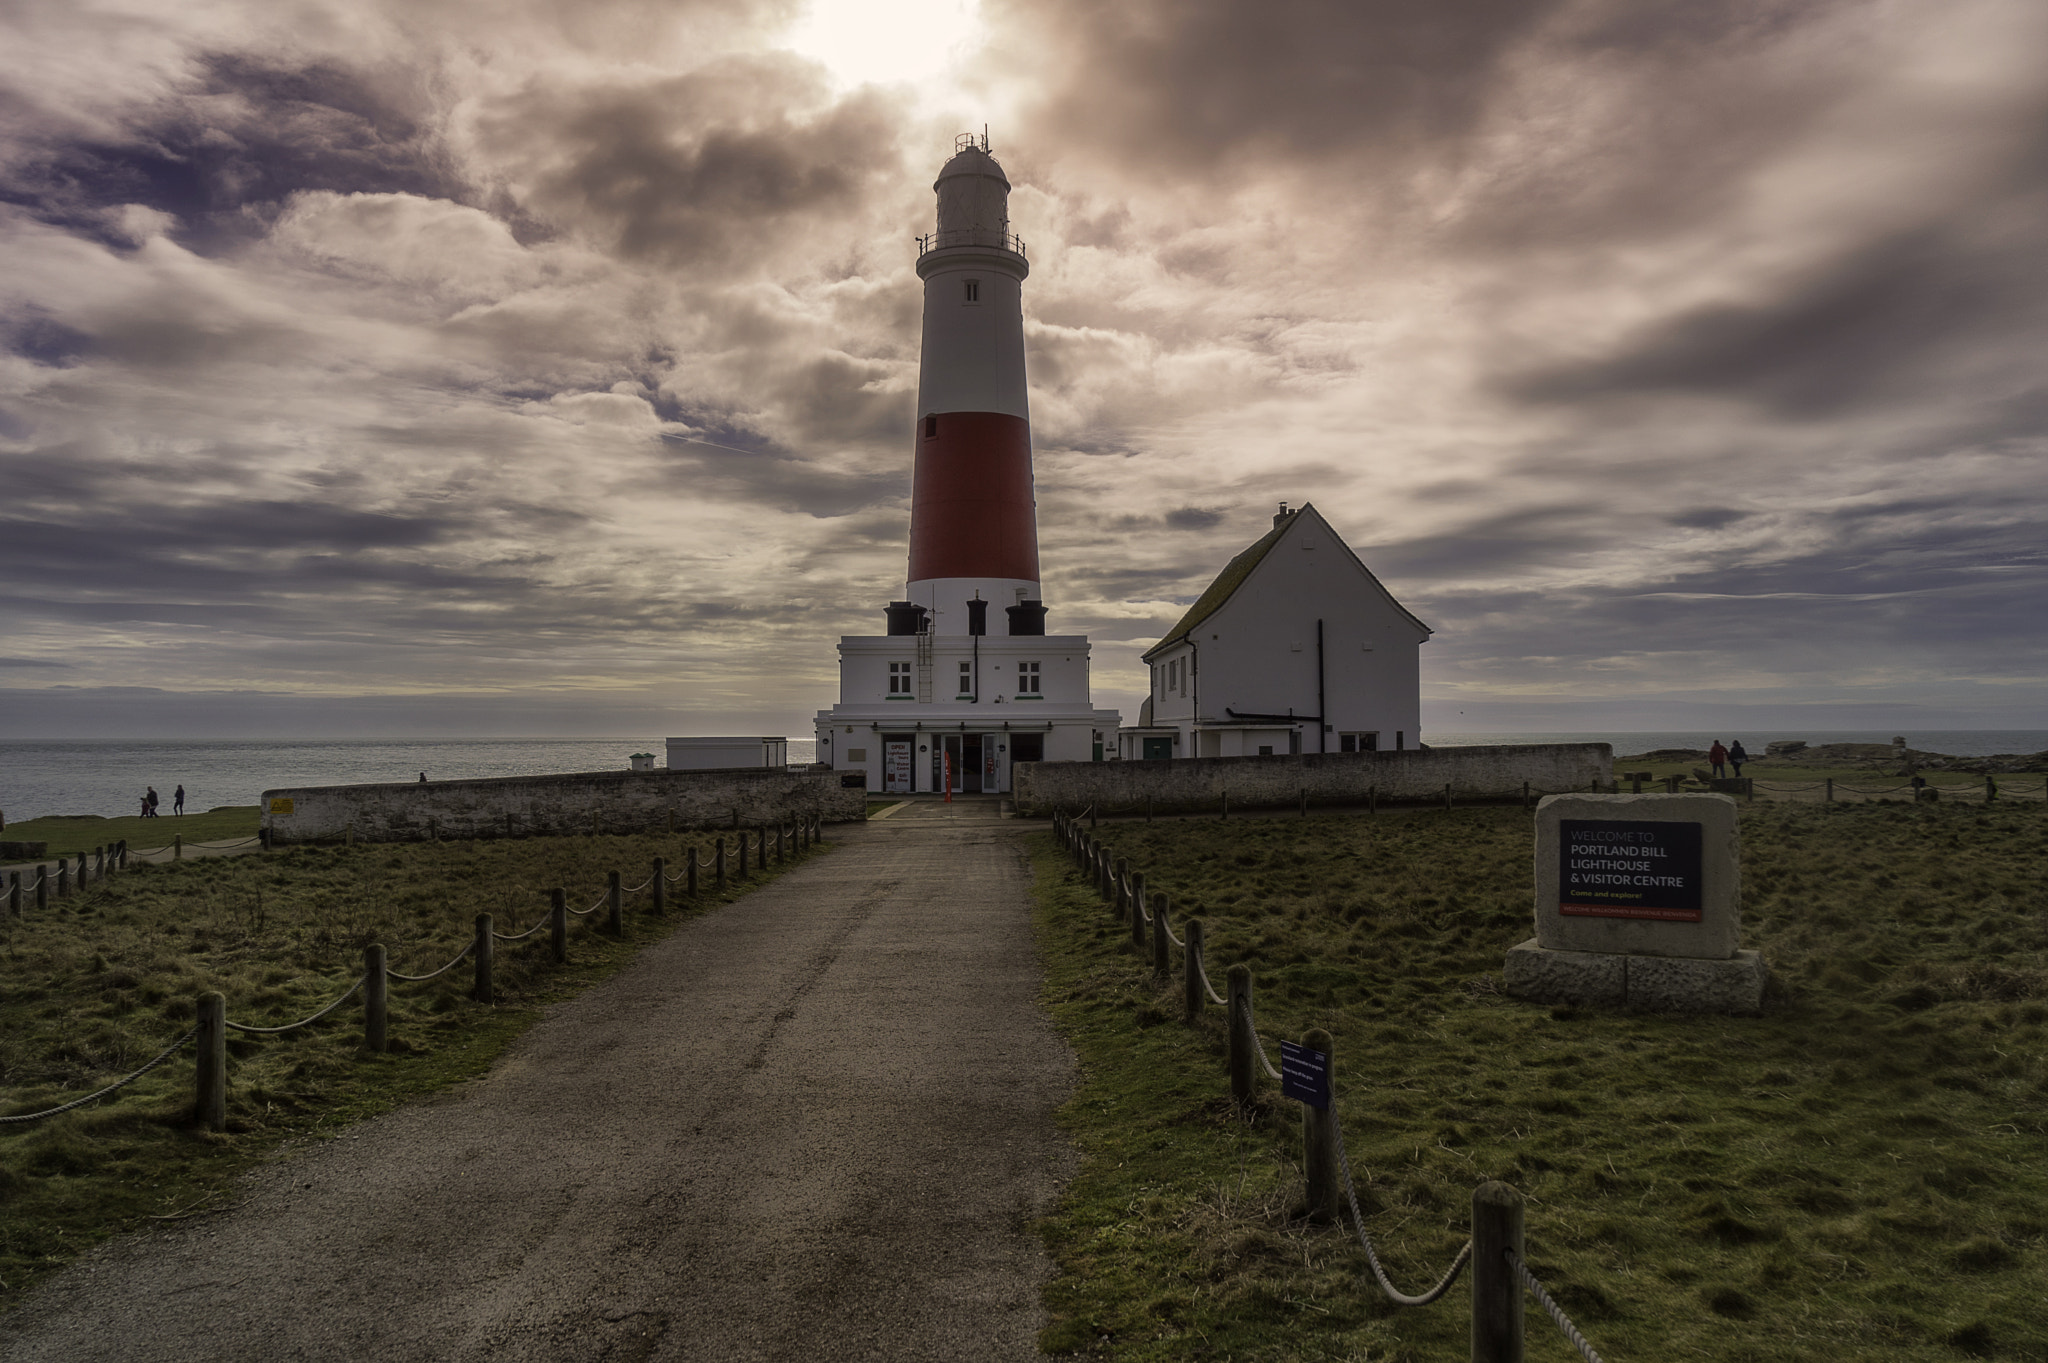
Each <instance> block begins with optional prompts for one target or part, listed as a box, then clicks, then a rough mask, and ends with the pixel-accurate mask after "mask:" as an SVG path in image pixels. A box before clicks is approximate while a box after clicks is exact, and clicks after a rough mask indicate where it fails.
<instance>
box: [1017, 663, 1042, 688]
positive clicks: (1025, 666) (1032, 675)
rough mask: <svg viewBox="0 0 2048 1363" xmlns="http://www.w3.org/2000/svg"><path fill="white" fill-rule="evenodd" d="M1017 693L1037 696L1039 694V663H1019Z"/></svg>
mask: <svg viewBox="0 0 2048 1363" xmlns="http://www.w3.org/2000/svg"><path fill="white" fill-rule="evenodd" d="M1017 694H1018V695H1020V696H1035V695H1037V694H1038V664H1037V663H1018V664H1017Z"/></svg>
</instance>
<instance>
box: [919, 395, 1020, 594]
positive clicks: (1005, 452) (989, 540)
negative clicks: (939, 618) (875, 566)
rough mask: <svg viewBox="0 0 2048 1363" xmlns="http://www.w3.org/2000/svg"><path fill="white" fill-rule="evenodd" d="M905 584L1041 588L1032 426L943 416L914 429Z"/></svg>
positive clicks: (989, 417) (1009, 419)
mask: <svg viewBox="0 0 2048 1363" xmlns="http://www.w3.org/2000/svg"><path fill="white" fill-rule="evenodd" d="M918 436H919V438H918V442H917V462H916V467H915V471H914V473H913V474H912V478H911V493H910V580H911V581H912V582H921V581H926V580H928V579H932V578H947V577H959V578H1019V579H1023V580H1026V581H1031V582H1036V581H1037V580H1038V514H1037V510H1036V507H1035V502H1034V498H1033V494H1032V485H1031V426H1030V423H1028V422H1026V421H1025V420H1024V419H1023V418H1022V417H1014V416H1008V415H1005V414H1003V413H1001V412H940V413H936V414H934V415H931V416H927V417H926V418H925V419H924V420H923V421H922V422H921V423H919V427H918Z"/></svg>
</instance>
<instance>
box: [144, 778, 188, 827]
mask: <svg viewBox="0 0 2048 1363" xmlns="http://www.w3.org/2000/svg"><path fill="white" fill-rule="evenodd" d="M156 807H157V793H156V787H155V786H150V787H148V788H147V789H145V790H144V791H143V792H142V817H143V818H145V819H154V818H156V817H157V812H156ZM184 812H185V788H184V787H183V786H179V787H178V788H177V789H176V790H174V791H172V792H171V813H173V814H183V813H184Z"/></svg>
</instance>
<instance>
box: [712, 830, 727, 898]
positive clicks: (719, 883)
mask: <svg viewBox="0 0 2048 1363" xmlns="http://www.w3.org/2000/svg"><path fill="white" fill-rule="evenodd" d="M717 847H718V850H717V852H716V853H714V855H715V856H716V857H717V858H718V864H717V875H716V877H715V878H714V881H713V884H714V885H715V886H716V888H717V890H718V892H719V893H720V894H724V893H725V834H723V833H720V834H719V835H718V843H717Z"/></svg>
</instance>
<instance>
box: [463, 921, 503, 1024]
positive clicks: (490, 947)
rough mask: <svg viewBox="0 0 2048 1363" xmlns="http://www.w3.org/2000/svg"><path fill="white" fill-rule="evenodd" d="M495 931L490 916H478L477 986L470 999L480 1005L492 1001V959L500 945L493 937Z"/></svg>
mask: <svg viewBox="0 0 2048 1363" xmlns="http://www.w3.org/2000/svg"><path fill="white" fill-rule="evenodd" d="M494 930H495V929H494V928H493V927H492V922H491V916H490V915H489V914H487V913H480V914H478V915H477V916H476V951H475V952H474V955H475V956H476V986H475V987H474V988H473V989H471V990H470V997H471V998H473V999H475V1000H476V1001H477V1002H478V1003H489V1002H490V1001H491V966H492V964H493V961H492V959H491V958H492V957H493V956H494V955H495V954H496V950H497V945H498V939H497V938H495V937H493V936H492V935H491V933H492V932H493V931H494Z"/></svg>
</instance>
